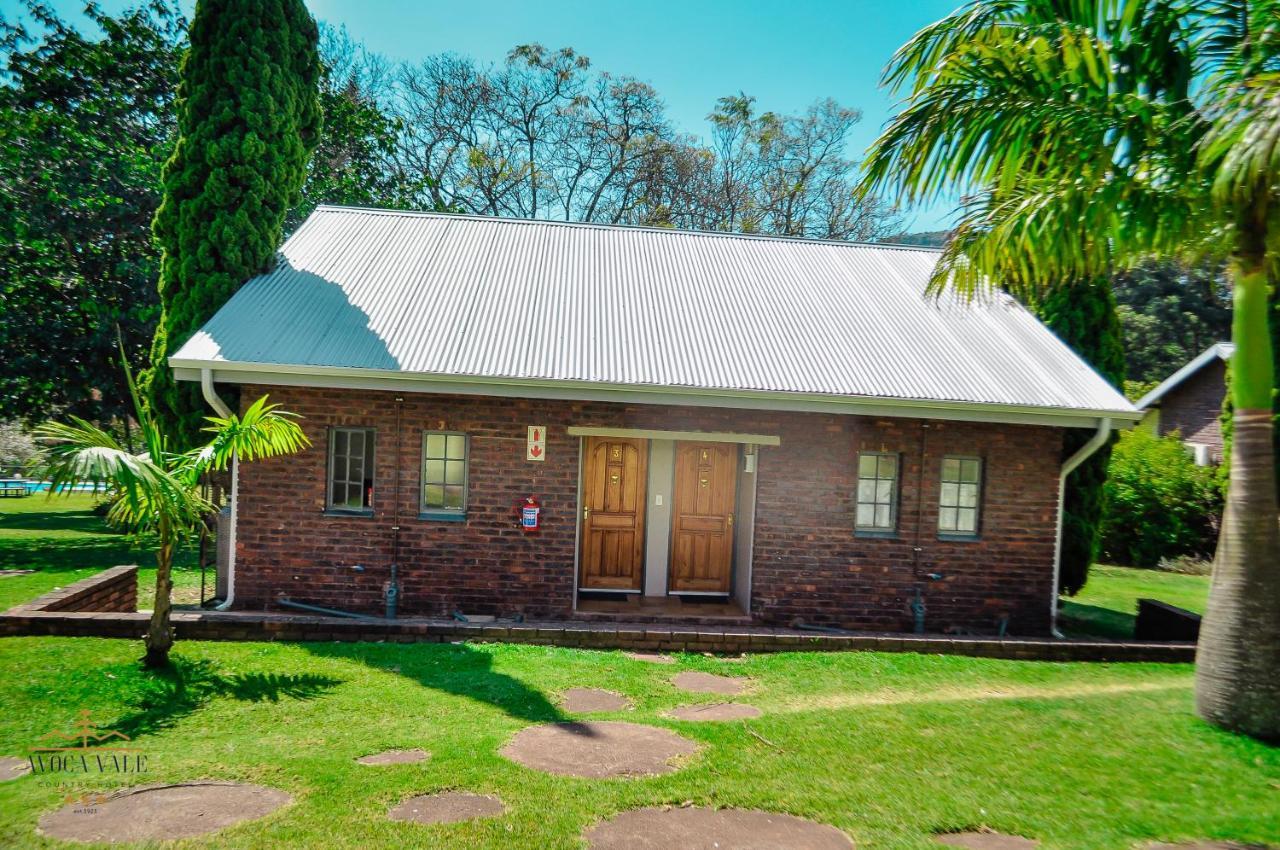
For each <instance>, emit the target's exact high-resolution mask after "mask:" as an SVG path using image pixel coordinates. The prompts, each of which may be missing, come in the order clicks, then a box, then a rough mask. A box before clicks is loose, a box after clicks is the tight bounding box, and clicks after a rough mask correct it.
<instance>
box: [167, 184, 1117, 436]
mask: <svg viewBox="0 0 1280 850" xmlns="http://www.w3.org/2000/svg"><path fill="white" fill-rule="evenodd" d="M937 259H938V253H937V252H936V251H933V250H928V249H918V248H910V247H903V246H891V245H866V244H853V243H845V242H824V241H813V240H802V239H786V238H775V237H759V236H743V235H736V234H727V233H702V232H687V231H677V230H661V229H655V228H640V227H613V226H601V225H586V224H567V223H561V222H548V221H527V220H514V219H498V218H484V217H475V216H458V215H444V214H434V213H408V212H393V211H384V210H366V209H354V208H345V207H320V208H319V209H317V210H316V211H315V213H313V214H312V215H311V217H310V218H308V219H307V221H306V222H305V223H304V224H303V225H302V226H301V227H300V228H299V229H298V231H297V232H296V233H295V234H294V235H293V236H292V237H291V238H290V239H289V240H288V241H287V242H286V243H285V245H284V247H283V248H282V249H281V258H280V262H279V265H278V266H277V267H276V269H275V270H274V271H272V272H270V273H269V274H265V275H263V276H261V277H258V278H255V279H253V280H251V281H249V282H248V283H246V284H245V285H244V286H243V287H242V288H241V289H240V291H239V292H237V293H236V295H235V296H234V297H233V298H231V300H230V301H228V302H227V304H226V305H225V306H224V307H223V308H222V309H221V310H219V311H218V313H217V314H216V315H215V316H214V317H213V318H212V319H211V320H210V321H209V322H208V323H207V324H206V325H205V326H204V328H203V329H202V330H200V331H199V332H198V333H197V334H196V335H195V336H194V337H193V338H192V339H191V340H190V341H189V342H188V343H187V344H186V345H184V346H183V347H182V349H181V350H180V351H178V352H177V354H176V355H175V356H174V357H173V359H172V360H171V363H172V364H173V365H175V366H180V367H185V368H193V367H210V366H212V367H215V368H219V369H221V368H224V367H226V366H227V365H228V364H256V365H257V366H258V367H260V368H261V369H262V370H265V371H270V367H272V366H292V367H324V368H326V369H335V370H340V369H364V370H376V371H379V372H394V373H414V374H417V375H423V376H429V375H438V376H446V375H447V376H472V377H475V378H477V379H510V380H517V381H518V380H526V379H527V380H538V381H563V382H567V383H568V384H574V385H577V384H600V385H610V386H622V387H625V386H637V387H640V386H643V387H670V388H686V389H698V390H707V391H735V392H767V393H796V394H805V395H810V396H824V397H838V398H861V399H883V400H893V399H897V400H920V401H937V402H959V403H970V404H974V405H993V406H1003V407H1014V408H1024V407H1025V408H1035V409H1039V410H1047V409H1054V410H1062V411H1064V412H1065V411H1089V412H1115V413H1121V414H1125V413H1132V412H1133V407H1132V406H1131V405H1130V404H1129V403H1128V402H1127V401H1126V400H1125V399H1124V397H1123V396H1122V395H1120V393H1118V392H1117V391H1116V390H1115V389H1113V388H1112V387H1111V386H1110V385H1108V384H1107V383H1106V381H1104V380H1103V379H1102V378H1101V377H1099V376H1098V375H1097V374H1096V373H1095V372H1094V371H1093V370H1092V369H1090V368H1089V367H1088V366H1087V365H1086V364H1085V363H1084V362H1083V361H1081V360H1080V359H1079V358H1078V357H1076V356H1075V354H1073V353H1072V352H1071V351H1070V350H1069V349H1068V348H1067V347H1066V346H1065V345H1063V344H1062V342H1060V341H1059V340H1058V339H1057V338H1056V337H1054V336H1053V334H1051V333H1050V332H1049V331H1048V330H1046V329H1045V327H1044V326H1043V325H1041V324H1040V323H1039V322H1038V321H1037V320H1036V319H1035V318H1034V317H1033V316H1032V315H1031V314H1030V313H1029V312H1027V311H1026V310H1025V309H1024V308H1022V307H1021V306H1020V305H1018V304H1017V303H1016V302H1014V301H1013V299H1011V298H1008V297H1007V296H1003V295H1000V296H997V297H995V298H992V299H989V300H987V301H985V302H981V303H974V304H961V303H958V302H948V301H943V302H941V303H939V302H937V301H933V300H928V299H926V298H925V297H924V289H925V284H926V282H927V281H928V278H929V274H930V271H931V270H932V268H933V266H934V264H935V263H936V262H937Z"/></svg>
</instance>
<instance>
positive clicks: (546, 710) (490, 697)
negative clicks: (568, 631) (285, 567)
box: [298, 643, 592, 735]
mask: <svg viewBox="0 0 1280 850" xmlns="http://www.w3.org/2000/svg"><path fill="white" fill-rule="evenodd" d="M298 646H300V647H302V648H303V649H305V650H306V651H307V652H310V653H312V654H314V655H318V656H322V657H324V658H338V659H342V660H344V661H358V662H360V663H362V664H365V665H367V666H369V667H372V668H373V669H376V670H381V671H384V672H390V673H395V674H396V675H399V676H403V677H405V678H407V679H410V680H412V681H414V682H417V683H418V684H420V685H422V686H423V687H424V688H431V689H432V690H437V691H443V692H444V693H447V694H453V695H454V696H459V697H466V698H467V699H470V700H478V701H480V702H485V703H488V704H489V705H492V706H493V707H495V708H497V709H499V710H501V711H503V712H505V713H506V714H508V715H510V716H511V717H517V718H520V719H521V720H527V721H529V722H531V723H565V722H566V721H568V720H569V718H568V717H567V716H566V715H565V714H564V713H563V712H562V711H561V710H560V708H559V707H558V706H557V705H556V704H555V703H553V702H551V701H550V700H549V699H547V696H546V694H544V693H543V692H542V691H540V690H538V689H537V688H534V687H531V686H529V685H527V684H525V683H524V682H522V681H520V680H519V679H516V678H514V677H512V676H508V675H507V674H505V673H499V672H496V671H494V669H493V656H492V655H491V654H490V653H488V652H482V651H479V650H476V649H473V648H472V647H469V646H467V645H466V644H452V643H447V644H439V643H392V644H380V643H300V644H298ZM567 725H568V726H569V728H571V729H572V731H574V732H575V733H577V734H583V735H590V734H592V733H591V731H590V729H589V728H585V727H582V726H581V725H579V724H572V723H570V724H567Z"/></svg>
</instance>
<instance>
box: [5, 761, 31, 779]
mask: <svg viewBox="0 0 1280 850" xmlns="http://www.w3.org/2000/svg"><path fill="white" fill-rule="evenodd" d="M30 772H31V762H29V761H27V760H26V759H20V758H17V757H16V756H0V782H10V781H12V780H14V779H17V778H19V777H21V776H26V775H27V774H28V773H30Z"/></svg>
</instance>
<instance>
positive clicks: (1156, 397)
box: [1133, 342, 1236, 411]
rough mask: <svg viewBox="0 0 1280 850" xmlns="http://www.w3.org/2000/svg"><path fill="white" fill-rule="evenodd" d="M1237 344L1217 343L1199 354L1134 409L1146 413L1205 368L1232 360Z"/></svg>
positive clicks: (1137, 402) (1138, 401)
mask: <svg viewBox="0 0 1280 850" xmlns="http://www.w3.org/2000/svg"><path fill="white" fill-rule="evenodd" d="M1235 350H1236V347H1235V343H1231V342H1215V343H1214V344H1213V345H1211V346H1209V347H1208V348H1206V349H1205V350H1204V351H1202V352H1200V353H1199V354H1197V355H1196V356H1195V357H1194V358H1192V359H1191V360H1190V361H1188V362H1187V363H1186V364H1185V365H1184V366H1183V367H1182V368H1181V369H1179V370H1178V371H1176V372H1174V373H1173V374H1172V375H1170V376H1169V377H1167V378H1165V379H1164V380H1163V381H1161V382H1160V383H1159V384H1156V386H1155V388H1154V389H1153V390H1151V392H1149V393H1147V394H1146V395H1144V396H1143V397H1142V398H1140V399H1138V400H1137V401H1136V402H1135V403H1134V405H1133V406H1134V407H1136V408H1137V409H1138V410H1142V411H1145V410H1146V409H1147V408H1148V407H1150V406H1151V405H1153V404H1155V403H1156V402H1158V401H1160V399H1162V398H1164V397H1165V396H1166V395H1168V393H1169V392H1170V391H1172V390H1173V389H1174V388H1176V387H1177V386H1178V385H1179V384H1181V383H1182V382H1183V381H1185V380H1187V379H1188V378H1190V377H1191V376H1192V375H1194V374H1195V373H1197V372H1199V371H1200V370H1201V369H1203V368H1204V367H1205V366H1208V365H1209V364H1210V363H1212V362H1213V361H1214V360H1224V361H1226V360H1230V359H1231V355H1232V354H1233V353H1234V352H1235Z"/></svg>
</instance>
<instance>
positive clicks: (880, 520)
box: [876, 505, 889, 528]
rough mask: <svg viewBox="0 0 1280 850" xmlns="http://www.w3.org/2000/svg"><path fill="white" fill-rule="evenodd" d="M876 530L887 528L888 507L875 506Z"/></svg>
mask: <svg viewBox="0 0 1280 850" xmlns="http://www.w3.org/2000/svg"><path fill="white" fill-rule="evenodd" d="M876 528H889V506H888V505H876Z"/></svg>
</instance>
